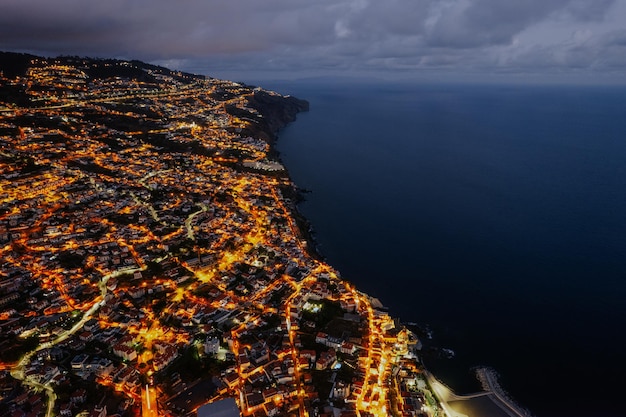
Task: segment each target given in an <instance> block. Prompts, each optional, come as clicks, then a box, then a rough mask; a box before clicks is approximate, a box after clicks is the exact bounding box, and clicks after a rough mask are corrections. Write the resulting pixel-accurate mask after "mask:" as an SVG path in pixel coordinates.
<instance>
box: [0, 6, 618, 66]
mask: <svg viewBox="0 0 626 417" xmlns="http://www.w3.org/2000/svg"><path fill="white" fill-rule="evenodd" d="M1 9H2V10H1V13H0V49H1V50H17V51H29V52H34V53H40V54H45V55H56V54H71V55H89V56H101V57H125V58H137V59H143V60H147V61H153V62H161V63H170V64H172V65H178V66H182V67H183V69H187V68H193V69H197V68H201V67H206V68H208V69H210V68H215V69H217V70H229V69H230V70H246V69H255V70H267V71H279V70H284V71H295V72H299V71H310V72H316V71H342V72H345V71H352V72H359V71H386V72H402V73H420V72H428V71H450V72H455V73H467V72H476V73H486V74H488V73H516V74H525V73H532V74H546V73H550V74H559V73H585V74H594V75H597V74H601V75H610V76H612V77H620V76H621V75H622V72H623V70H624V69H625V68H626V24H625V23H624V22H626V0H524V1H519V0H384V1H381V0H316V1H310V0H306V1H303V0H263V1H259V0H211V1H207V0H177V1H172V0H107V1H95V0H55V1H54V2H52V1H49V0H4V1H3V4H2V6H1Z"/></svg>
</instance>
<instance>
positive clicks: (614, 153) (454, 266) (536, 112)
mask: <svg viewBox="0 0 626 417" xmlns="http://www.w3.org/2000/svg"><path fill="white" fill-rule="evenodd" d="M264 87H268V88H273V89H275V90H276V91H279V92H281V93H290V94H293V95H296V96H298V97H300V98H305V99H307V100H309V101H310V104H311V110H310V112H309V113H305V114H300V115H299V117H298V120H297V122H295V123H293V124H291V125H290V126H288V127H287V128H286V129H284V130H283V131H282V132H281V134H280V138H279V142H278V149H279V150H280V152H281V157H282V159H283V161H284V162H285V164H286V166H287V168H288V169H289V171H290V174H291V176H292V178H293V180H294V181H295V182H296V183H297V184H298V185H299V186H301V187H305V188H307V189H309V190H311V191H312V192H311V193H310V194H307V196H306V198H307V201H306V202H305V203H303V204H302V205H301V211H302V212H303V213H304V214H305V216H306V217H307V218H308V219H309V220H310V221H311V223H312V225H313V227H314V229H315V231H316V235H317V240H318V242H319V243H320V245H321V251H322V253H323V255H325V256H326V257H327V259H328V261H329V263H330V264H331V265H333V266H335V267H336V268H337V269H338V270H339V271H340V272H341V274H342V276H343V277H344V278H346V279H348V280H350V281H352V282H354V283H356V284H357V286H358V287H359V288H361V289H362V290H364V291H365V292H367V293H369V294H371V295H373V296H375V297H378V298H379V299H380V300H381V301H382V302H383V303H384V304H385V305H386V306H388V307H389V308H390V312H391V314H392V315H393V316H397V317H399V318H401V319H402V320H403V321H406V322H418V323H422V324H429V325H430V327H431V328H432V329H433V331H434V335H435V339H434V340H433V342H432V343H434V344H436V345H438V346H443V347H448V348H451V349H453V350H454V351H455V352H456V356H455V357H454V359H451V360H434V359H430V360H429V361H428V362H427V366H428V367H429V369H431V370H433V371H434V372H435V374H436V375H437V376H438V377H439V378H441V379H442V380H444V381H445V382H446V383H447V384H448V385H450V386H451V387H453V388H455V389H456V390H457V391H458V392H471V391H476V390H477V389H478V388H479V387H478V385H477V384H476V382H475V378H474V375H473V373H472V372H470V368H471V367H472V366H476V365H490V366H493V367H494V368H496V369H497V370H498V371H499V373H500V374H501V377H502V379H501V383H502V385H503V386H504V388H505V389H506V390H507V391H508V392H509V394H510V395H511V396H512V397H513V398H514V399H515V400H516V401H517V402H518V403H520V404H521V405H523V406H524V407H526V408H528V409H530V410H531V411H532V412H533V414H535V415H536V416H539V417H552V416H563V417H576V416H589V417H609V416H611V417H612V416H626V404H625V402H624V400H623V399H624V398H626V354H625V351H626V89H624V88H617V89H616V88H608V87H545V86H544V87H528V86H471V87H467V86H445V85H434V86H432V85H431V86H415V85H409V86H407V85H399V84H395V85H394V84H380V83H378V84H377V83H374V82H372V83H360V84H358V83H341V82H292V83H265V84H264Z"/></svg>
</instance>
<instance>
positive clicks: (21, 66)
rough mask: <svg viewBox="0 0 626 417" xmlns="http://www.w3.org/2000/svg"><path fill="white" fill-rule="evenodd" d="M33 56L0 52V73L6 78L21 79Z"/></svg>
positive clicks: (34, 57)
mask: <svg viewBox="0 0 626 417" xmlns="http://www.w3.org/2000/svg"><path fill="white" fill-rule="evenodd" d="M36 58H37V57H36V56H35V55H29V54H18V53H15V52H0V72H2V73H3V74H4V76H5V77H6V78H15V77H23V76H25V75H26V71H27V70H28V67H29V66H30V61H31V60H33V59H36Z"/></svg>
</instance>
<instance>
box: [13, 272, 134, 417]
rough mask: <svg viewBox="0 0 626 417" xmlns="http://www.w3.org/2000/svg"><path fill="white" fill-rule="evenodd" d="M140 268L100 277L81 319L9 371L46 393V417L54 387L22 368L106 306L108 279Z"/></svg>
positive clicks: (49, 416)
mask: <svg viewBox="0 0 626 417" xmlns="http://www.w3.org/2000/svg"><path fill="white" fill-rule="evenodd" d="M141 270H142V268H135V269H131V270H124V271H115V272H113V273H111V274H108V275H105V276H104V277H102V280H101V281H100V283H99V284H98V287H99V288H100V296H99V297H98V298H96V300H94V303H93V304H92V306H91V307H90V308H89V309H88V310H87V311H86V312H85V313H84V314H83V317H82V318H81V319H80V320H79V321H78V322H77V323H76V324H74V325H73V326H72V327H71V328H70V329H68V330H65V331H64V332H62V333H61V334H59V336H57V337H56V338H55V339H53V340H51V341H48V342H44V343H41V344H40V345H39V346H37V347H36V348H35V349H33V350H31V351H30V352H28V353H26V354H25V355H24V356H22V358H21V359H20V361H19V362H18V363H17V364H16V365H15V367H14V368H13V369H12V370H11V376H12V377H13V378H15V379H17V380H19V381H22V383H23V384H25V385H28V386H31V387H33V388H34V389H35V390H44V391H46V395H47V396H48V408H47V410H46V417H52V414H53V410H54V404H55V402H56V399H57V396H56V394H55V392H54V386H53V385H52V384H51V383H49V382H48V383H46V384H41V383H40V382H38V381H36V380H35V379H33V378H32V377H26V375H25V373H24V368H25V367H26V365H28V363H29V362H30V359H31V358H32V357H33V355H34V354H35V353H37V352H38V351H40V350H42V349H48V348H51V347H53V346H55V345H57V344H59V343H61V342H63V341H65V340H67V338H68V337H70V336H72V335H73V334H74V333H76V332H77V331H79V330H80V329H82V328H83V326H84V325H85V323H86V322H87V321H88V320H89V319H90V318H91V316H93V314H94V313H95V312H96V311H98V310H99V309H100V308H101V307H102V306H104V305H105V304H106V294H107V285H106V284H107V282H108V281H109V279H110V278H114V277H117V276H120V275H122V274H126V273H129V272H131V273H132V272H134V271H141Z"/></svg>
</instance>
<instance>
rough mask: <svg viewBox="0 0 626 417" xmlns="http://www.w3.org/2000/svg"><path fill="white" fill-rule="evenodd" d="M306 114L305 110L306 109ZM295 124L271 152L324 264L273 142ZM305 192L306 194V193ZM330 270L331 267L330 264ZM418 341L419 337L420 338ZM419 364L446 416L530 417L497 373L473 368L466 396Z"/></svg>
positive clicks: (296, 188)
mask: <svg viewBox="0 0 626 417" xmlns="http://www.w3.org/2000/svg"><path fill="white" fill-rule="evenodd" d="M307 111H308V109H307ZM294 121H295V118H294V120H293V121H291V122H288V123H287V124H285V125H283V126H281V127H280V128H279V130H277V131H276V132H275V134H274V138H275V140H274V141H273V142H272V143H271V147H272V153H273V154H274V155H275V156H276V157H277V159H278V161H279V162H280V163H281V164H283V166H284V167H285V174H286V176H287V178H288V179H289V182H290V183H291V185H292V189H293V192H294V193H295V194H296V195H297V197H298V198H297V199H296V200H295V204H294V206H293V212H292V214H293V216H294V217H296V219H297V224H298V228H299V232H300V234H301V235H302V236H303V238H304V239H305V241H306V242H307V247H308V248H309V253H310V254H311V255H312V256H314V257H315V258H316V259H318V260H321V261H323V262H328V261H327V258H326V256H325V255H324V253H323V250H322V249H321V248H320V246H319V244H318V242H317V239H316V237H315V234H316V232H315V226H314V224H313V223H312V222H311V221H310V220H309V219H308V218H307V217H306V216H305V215H304V214H303V213H302V212H301V211H300V209H299V205H300V204H301V203H302V202H304V196H303V194H302V193H303V192H302V190H301V189H300V188H299V186H298V184H296V183H295V182H294V180H293V179H292V177H291V174H290V172H289V168H288V167H287V166H286V165H285V162H284V161H283V159H282V158H281V156H280V152H279V151H278V150H277V149H276V145H277V143H280V141H281V135H280V131H281V130H282V129H284V128H285V127H286V126H287V125H288V124H290V123H292V122H294ZM307 192H310V191H308V190H307ZM330 266H331V267H333V265H330ZM337 275H338V276H339V278H340V279H342V280H344V281H345V279H344V278H343V277H342V276H341V271H340V270H337ZM360 292H361V293H362V294H364V295H365V296H367V297H369V298H370V300H371V301H372V306H373V307H374V306H375V305H377V304H378V305H377V308H379V309H382V310H384V311H388V312H389V313H390V315H391V316H392V317H394V320H395V321H397V322H399V323H400V325H401V326H408V325H409V324H410V323H406V322H403V321H402V319H403V318H402V317H397V316H394V315H393V311H389V309H388V308H387V307H385V306H384V305H383V304H382V303H381V302H380V301H379V300H378V299H377V298H375V297H373V296H370V295H369V294H366V293H364V292H362V291H360ZM411 324H413V325H414V326H415V327H417V328H418V329H419V330H421V331H424V332H425V333H426V331H425V330H424V329H422V327H421V326H420V325H417V324H416V323H411ZM420 342H421V338H420ZM418 356H419V362H420V363H421V364H422V366H423V367H424V373H425V375H426V376H427V380H428V385H429V387H430V388H431V389H432V390H433V392H435V393H436V397H437V398H438V399H439V402H440V405H441V406H442V408H443V410H444V411H445V413H446V414H447V415H448V416H450V417H481V416H485V415H489V416H490V417H533V414H532V413H531V412H530V411H528V410H526V409H524V408H523V407H521V406H519V405H518V404H517V403H516V402H515V401H514V400H513V399H511V397H510V396H509V394H508V393H507V392H506V391H505V390H504V389H503V388H502V387H501V386H500V384H499V382H498V374H497V372H496V371H495V370H494V369H493V368H491V367H475V368H473V370H474V372H475V373H476V378H477V379H478V381H479V382H480V383H481V385H482V387H483V390H482V391H480V392H475V393H469V394H457V393H456V392H455V391H454V390H453V389H451V388H450V387H448V386H447V385H446V384H445V383H443V382H441V381H440V380H439V379H438V378H437V376H436V375H434V374H433V373H432V372H431V371H430V370H429V369H428V368H427V367H426V365H425V363H424V360H423V359H424V356H423V354H422V353H420V354H419V355H418Z"/></svg>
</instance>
